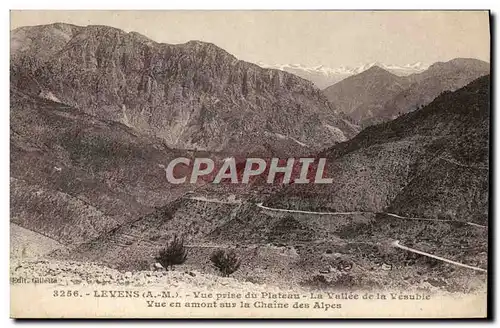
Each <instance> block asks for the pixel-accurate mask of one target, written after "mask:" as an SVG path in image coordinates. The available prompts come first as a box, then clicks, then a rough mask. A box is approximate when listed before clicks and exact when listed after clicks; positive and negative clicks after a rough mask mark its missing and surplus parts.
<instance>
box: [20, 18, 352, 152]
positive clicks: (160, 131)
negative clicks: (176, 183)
mask: <svg viewBox="0 0 500 328" xmlns="http://www.w3.org/2000/svg"><path fill="white" fill-rule="evenodd" d="M11 44H12V46H11V58H12V60H11V81H12V83H13V85H15V86H17V87H20V88H23V89H25V90H30V92H31V93H32V94H34V95H37V96H43V97H45V98H47V99H51V100H54V101H57V102H60V103H63V104H67V105H69V106H72V107H75V108H79V109H81V110H83V111H85V112H86V113H88V114H91V115H93V116H96V117H99V118H102V119H105V120H111V121H115V122H120V123H122V124H124V125H126V126H128V127H130V128H131V129H133V130H134V131H137V132H139V133H144V134H148V135H152V136H155V137H158V138H160V139H162V140H163V141H164V142H165V143H166V145H168V146H169V147H171V148H183V149H201V150H208V151H226V152H229V153H248V152H252V151H258V150H260V149H264V150H265V149H268V148H269V147H270V148H271V149H278V150H286V149H288V150H290V151H296V152H300V151H301V150H302V151H311V150H319V149H322V148H324V147H326V146H330V145H332V144H335V143H336V142H340V141H344V140H347V139H349V138H350V137H352V136H353V135H355V134H356V133H357V132H358V129H357V126H355V125H353V124H352V123H351V122H349V119H347V118H346V117H345V116H344V114H343V113H340V112H337V110H336V109H335V108H334V107H333V105H332V104H331V103H329V102H328V100H327V99H326V97H325V96H324V95H323V94H322V93H321V91H320V90H319V89H318V88H316V87H315V86H314V85H313V84H312V83H311V82H309V81H306V80H304V79H301V78H299V77H297V76H295V75H293V74H289V73H287V72H284V71H279V70H273V69H263V68H261V67H259V66H257V65H254V64H251V63H247V62H244V61H240V60H238V59H236V58H235V57H234V56H233V55H231V54H229V53H227V52H226V51H224V50H223V49H221V48H219V47H217V46H215V45H213V44H210V43H205V42H200V41H190V42H187V43H184V44H177V45H170V44H162V43H156V42H154V41H152V40H150V39H148V38H147V37H145V36H142V35H140V34H138V33H135V32H131V33H126V32H124V31H122V30H119V29H116V28H112V27H108V26H87V27H81V26H73V25H67V24H52V25H44V26H33V27H22V28H18V29H15V30H13V31H12V32H11ZM281 136H283V137H281ZM250 140H251V142H250Z"/></svg>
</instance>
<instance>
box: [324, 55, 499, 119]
mask: <svg viewBox="0 0 500 328" xmlns="http://www.w3.org/2000/svg"><path fill="white" fill-rule="evenodd" d="M374 67H375V66H374ZM382 70H383V69H382V68H380V67H378V68H377V70H376V71H373V72H371V71H370V70H368V71H365V72H363V73H360V74H358V75H355V76H351V77H349V78H346V79H345V80H342V81H341V82H338V83H336V84H334V85H332V86H330V87H328V88H326V89H325V90H324V91H323V92H324V93H325V95H326V96H327V98H328V99H329V100H330V101H331V102H332V103H334V104H336V105H337V106H338V107H339V109H340V110H341V111H343V112H344V113H346V114H348V115H349V116H350V117H351V118H352V119H353V120H354V121H356V122H358V123H360V124H361V125H362V126H368V125H373V124H376V123H380V122H385V121H388V120H391V119H394V118H396V117H397V116H399V115H401V114H404V113H408V112H410V111H413V110H415V109H417V108H419V107H421V106H424V105H426V104H428V103H430V102H431V101H432V100H434V99H435V98H436V97H437V96H438V95H439V94H440V93H442V92H444V91H454V90H457V89H459V88H461V87H463V86H465V85H466V84H468V83H469V82H471V81H473V80H475V79H477V78H478V77H480V76H483V75H486V74H488V73H489V70H490V68H489V64H488V63H486V62H483V61H480V60H477V59H465V58H457V59H453V60H450V61H448V62H444V63H442V62H439V63H435V64H433V65H431V66H430V67H429V68H428V69H427V70H425V71H423V72H421V73H415V74H411V75H408V76H396V75H394V74H390V72H389V71H387V70H385V73H383V72H382ZM368 73H370V74H368Z"/></svg>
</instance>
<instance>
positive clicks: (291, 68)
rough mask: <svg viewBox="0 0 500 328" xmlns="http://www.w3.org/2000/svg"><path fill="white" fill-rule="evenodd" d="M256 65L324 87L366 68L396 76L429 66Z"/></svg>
mask: <svg viewBox="0 0 500 328" xmlns="http://www.w3.org/2000/svg"><path fill="white" fill-rule="evenodd" d="M257 65H259V66H261V67H263V68H274V69H279V70H282V71H286V72H289V73H293V74H295V75H298V76H300V77H302V78H304V79H306V80H309V81H311V82H313V83H314V84H315V85H316V86H317V87H318V88H320V89H324V88H326V87H329V86H331V85H332V84H335V83H337V82H339V81H341V80H343V79H345V78H346V77H349V76H351V75H356V74H359V73H361V72H364V71H366V70H367V69H369V68H371V67H373V66H378V67H380V68H383V69H385V70H387V71H389V72H391V73H393V74H396V75H398V76H407V75H410V74H414V73H421V72H422V71H425V70H426V69H427V68H429V65H427V64H423V63H421V62H417V63H413V64H407V65H402V66H401V65H391V64H383V63H379V62H374V63H369V64H364V65H360V66H358V67H349V66H342V67H338V68H332V67H326V66H323V65H319V66H314V67H308V66H304V65H301V64H266V63H262V62H258V63H257Z"/></svg>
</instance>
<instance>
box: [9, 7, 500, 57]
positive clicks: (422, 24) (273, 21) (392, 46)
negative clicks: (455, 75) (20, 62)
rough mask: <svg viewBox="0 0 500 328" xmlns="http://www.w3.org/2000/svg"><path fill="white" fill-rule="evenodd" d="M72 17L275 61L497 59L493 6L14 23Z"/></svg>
mask: <svg viewBox="0 0 500 328" xmlns="http://www.w3.org/2000/svg"><path fill="white" fill-rule="evenodd" d="M54 22H65V23H72V24H76V25H109V26H114V27H117V28H120V29H123V30H125V31H127V32H130V31H136V32H139V33H141V34H143V35H145V36H147V37H149V38H150V39H153V40H155V41H157V42H164V43H184V42H187V41H189V40H202V41H207V42H212V43H214V44H216V45H218V46H219V47H222V48H224V49H225V50H227V51H228V52H230V53H232V54H233V55H235V56H236V57H238V58H239V59H242V60H246V61H250V62H264V63H267V64H299V63H300V64H304V65H308V66H316V65H325V66H329V67H339V66H358V65H360V64H365V63H371V62H375V61H378V62H382V63H386V64H397V65H404V64H409V63H414V62H419V61H420V62H423V63H426V64H432V63H434V62H436V61H447V60H450V59H453V58H457V57H467V58H477V59H481V60H485V61H489V54H490V34H489V17H488V12H485V11H469V12H467V11H447V12H446V11H445V12H443V11H406V12H383V11H378V12H369V11H366V12H353V11H343V12H339V11H204V12H201V11H11V28H12V29H14V28H17V27H19V26H26V25H40V24H50V23H54Z"/></svg>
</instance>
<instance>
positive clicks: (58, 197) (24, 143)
mask: <svg viewBox="0 0 500 328" xmlns="http://www.w3.org/2000/svg"><path fill="white" fill-rule="evenodd" d="M10 119H11V126H10V139H11V140H10V141H11V148H10V149H11V152H10V174H11V184H10V187H11V195H10V201H11V203H10V204H11V221H12V222H14V223H17V224H19V225H20V226H21V227H24V228H27V229H30V230H33V231H36V232H40V233H42V234H43V235H46V236H48V237H50V238H53V239H55V240H57V241H58V242H61V243H63V244H72V245H74V244H78V243H80V242H83V241H85V240H87V239H91V238H95V237H97V236H98V235H100V234H101V233H102V232H103V231H107V230H109V229H112V228H113V227H115V226H116V225H118V224H123V223H124V222H127V221H128V220H131V219H133V218H136V217H137V216H138V215H143V214H145V213H148V212H150V211H152V210H153V209H154V207H155V206H160V205H163V204H165V203H167V202H169V201H171V200H173V199H175V198H176V197H178V196H179V195H181V194H183V193H185V192H186V191H187V190H189V188H192V187H193V186H191V185H179V186H173V185H171V184H169V183H167V181H166V179H165V172H164V170H163V169H162V168H161V167H159V164H163V165H167V164H168V162H169V160H170V159H172V158H174V157H177V156H186V155H187V154H186V153H183V152H178V151H172V150H171V149H169V148H168V147H166V146H165V145H164V143H162V142H161V140H159V139H155V138H151V137H145V136H141V135H138V134H137V133H136V132H134V131H133V130H132V129H130V128H128V127H126V126H124V125H122V124H120V123H115V122H110V121H103V120H100V119H97V118H95V117H93V116H90V115H88V114H85V113H83V112H81V111H79V110H77V109H74V108H72V107H69V106H67V105H64V104H60V103H57V102H54V101H51V100H47V99H43V98H39V97H33V96H31V95H28V94H25V93H24V92H22V91H20V90H18V89H16V88H12V89H11V110H10Z"/></svg>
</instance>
